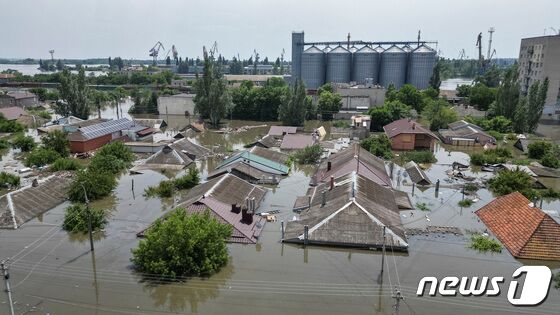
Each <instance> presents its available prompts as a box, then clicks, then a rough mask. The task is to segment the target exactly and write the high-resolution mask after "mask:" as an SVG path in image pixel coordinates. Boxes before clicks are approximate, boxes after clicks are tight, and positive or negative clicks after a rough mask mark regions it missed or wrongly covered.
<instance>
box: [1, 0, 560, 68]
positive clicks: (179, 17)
mask: <svg viewBox="0 0 560 315" xmlns="http://www.w3.org/2000/svg"><path fill="white" fill-rule="evenodd" d="M0 17H1V19H2V26H1V27H0V38H1V39H2V41H1V43H2V44H0V57H9V58H23V57H32V58H48V57H49V54H48V51H49V50H50V49H54V50H55V51H56V52H55V58H90V57H107V56H121V57H123V58H142V59H148V58H149V56H148V50H149V49H150V48H151V47H152V46H153V45H154V44H155V42H157V41H158V40H159V41H161V42H162V43H163V44H164V46H165V48H166V49H169V48H171V45H172V44H175V46H176V47H177V49H178V51H179V55H180V56H188V57H194V56H200V55H201V51H202V46H203V45H207V46H211V45H212V43H213V42H214V41H217V42H218V50H219V53H221V54H223V55H224V56H226V57H228V58H229V57H231V56H233V55H237V54H238V53H239V55H240V56H241V57H242V58H248V57H249V56H250V55H251V54H252V52H253V49H257V51H258V52H259V53H260V55H261V56H262V58H264V56H268V57H269V59H275V58H276V57H278V56H279V55H280V53H281V51H282V48H284V49H286V59H291V55H290V51H291V49H290V47H291V32H292V31H294V30H298V31H299V30H304V31H305V39H306V41H327V40H330V41H334V40H344V39H345V38H346V35H347V33H349V32H350V33H351V35H352V39H355V40H376V41H377V40H379V41H381V40H395V41H402V40H414V39H415V38H416V36H417V32H418V30H419V29H421V30H422V38H423V39H426V40H428V39H430V40H437V41H439V45H438V49H439V50H441V52H442V54H443V55H444V56H445V57H451V58H456V57H457V56H458V55H459V50H461V49H463V48H464V49H465V50H466V52H467V56H469V57H474V56H476V48H475V41H476V36H477V34H478V33H479V32H484V33H483V35H484V37H483V40H484V47H483V49H484V50H483V51H486V48H487V46H486V45H487V40H488V33H487V30H488V28H489V27H490V26H494V27H495V28H496V32H495V33H494V42H493V47H495V49H496V56H497V57H517V55H518V52H519V41H520V39H521V38H523V37H530V36H540V35H543V32H544V29H545V28H549V27H554V28H556V29H558V28H559V27H560V1H559V0H530V1H528V0H463V1H455V0H422V1H420V0H416V1H415V0H384V1H381V0H375V1H374V0H362V1H359V0H342V1H341V0H337V1H331V0H282V1H273V0H268V1H267V0H261V1H258V0H204V1H194V0H193V1H190V0H158V1H155V0H95V1H93V0H42V1H37V0H36V1H32V0H17V1H12V0H0ZM547 34H549V35H550V34H552V31H551V30H550V29H548V30H547Z"/></svg>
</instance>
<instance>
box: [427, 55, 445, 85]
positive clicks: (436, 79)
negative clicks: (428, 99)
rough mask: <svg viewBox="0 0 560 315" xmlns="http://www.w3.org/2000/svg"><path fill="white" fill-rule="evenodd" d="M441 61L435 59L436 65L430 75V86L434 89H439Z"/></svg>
mask: <svg viewBox="0 0 560 315" xmlns="http://www.w3.org/2000/svg"><path fill="white" fill-rule="evenodd" d="M441 68H442V62H441V61H440V59H438V60H437V61H436V65H435V66H434V72H433V73H432V77H430V86H431V87H433V88H434V89H436V90H438V91H439V87H440V86H441V71H442V69H441Z"/></svg>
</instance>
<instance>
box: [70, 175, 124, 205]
mask: <svg viewBox="0 0 560 315" xmlns="http://www.w3.org/2000/svg"><path fill="white" fill-rule="evenodd" d="M82 185H83V187H82ZM116 186H117V180H116V179H115V177H114V176H113V175H112V174H109V173H106V172H94V171H90V170H81V171H78V172H77V173H76V177H75V178H74V180H73V181H72V183H71V184H70V189H69V190H68V196H69V198H70V200H71V201H74V202H85V197H84V188H85V190H86V192H87V197H88V199H89V200H96V199H100V198H103V197H105V196H108V195H109V194H110V193H111V191H113V189H114V188H115V187H116Z"/></svg>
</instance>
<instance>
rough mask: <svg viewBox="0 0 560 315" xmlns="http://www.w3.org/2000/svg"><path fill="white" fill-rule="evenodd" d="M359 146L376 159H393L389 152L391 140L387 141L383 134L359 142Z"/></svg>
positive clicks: (391, 153)
mask: <svg viewBox="0 0 560 315" xmlns="http://www.w3.org/2000/svg"><path fill="white" fill-rule="evenodd" d="M360 146H361V147H362V148H364V149H366V150H367V151H369V152H370V153H371V154H373V155H375V156H377V157H380V158H384V159H390V158H392V157H393V152H392V151H391V140H389V138H388V137H387V135H385V134H381V135H378V136H370V137H368V138H365V139H363V140H362V141H360Z"/></svg>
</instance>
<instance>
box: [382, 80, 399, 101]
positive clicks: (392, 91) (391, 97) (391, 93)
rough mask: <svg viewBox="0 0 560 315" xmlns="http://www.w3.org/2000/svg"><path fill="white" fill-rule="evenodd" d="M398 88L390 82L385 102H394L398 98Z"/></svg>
mask: <svg viewBox="0 0 560 315" xmlns="http://www.w3.org/2000/svg"><path fill="white" fill-rule="evenodd" d="M397 95H398V94H397V88H396V87H395V85H394V84H393V83H389V86H388V87H387V91H386V92H385V102H392V101H396V100H397Z"/></svg>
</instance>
